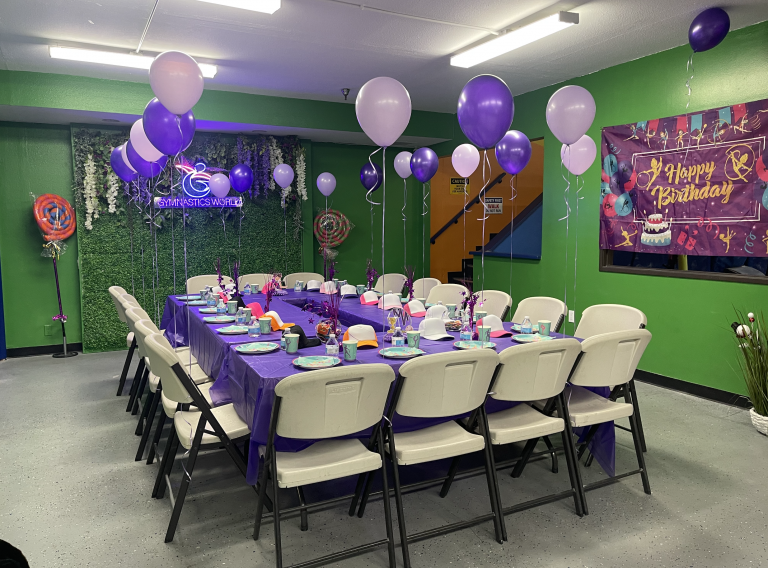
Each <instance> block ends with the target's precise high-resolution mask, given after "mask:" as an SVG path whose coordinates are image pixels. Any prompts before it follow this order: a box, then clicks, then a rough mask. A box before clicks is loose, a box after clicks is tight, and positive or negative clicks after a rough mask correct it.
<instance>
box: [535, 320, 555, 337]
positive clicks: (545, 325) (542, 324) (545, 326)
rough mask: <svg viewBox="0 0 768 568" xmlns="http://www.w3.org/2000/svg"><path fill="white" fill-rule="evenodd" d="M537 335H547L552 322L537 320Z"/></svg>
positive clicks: (550, 329)
mask: <svg viewBox="0 0 768 568" xmlns="http://www.w3.org/2000/svg"><path fill="white" fill-rule="evenodd" d="M538 326H539V335H549V333H550V332H551V331H552V322H551V321H549V320H539V323H538Z"/></svg>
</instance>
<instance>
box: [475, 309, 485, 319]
mask: <svg viewBox="0 0 768 568" xmlns="http://www.w3.org/2000/svg"><path fill="white" fill-rule="evenodd" d="M487 315H488V312H486V311H485V310H477V311H476V312H475V320H477V321H479V320H481V319H483V318H484V317H485V316H487Z"/></svg>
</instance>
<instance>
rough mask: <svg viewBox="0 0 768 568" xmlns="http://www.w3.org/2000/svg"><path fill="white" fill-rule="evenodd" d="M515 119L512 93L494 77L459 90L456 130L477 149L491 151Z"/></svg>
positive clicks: (479, 78) (481, 78) (478, 80)
mask: <svg viewBox="0 0 768 568" xmlns="http://www.w3.org/2000/svg"><path fill="white" fill-rule="evenodd" d="M514 115H515V102H514V100H513V99H512V93H511V92H510V91H509V87H507V84H506V83H505V82H504V81H502V80H501V79H499V78H498V77H496V76H495V75H478V76H477V77H475V78H474V79H471V80H470V81H469V82H468V83H467V84H466V85H464V88H463V89H462V90H461V94H460V95H459V105H458V110H457V116H458V118H459V126H461V131H462V132H463V133H464V135H465V136H466V137H467V138H469V141H470V142H472V144H474V145H475V146H477V147H479V148H480V149H485V150H488V149H490V148H493V147H494V146H495V145H496V143H497V142H498V141H499V140H501V139H502V138H503V137H504V134H506V132H507V130H509V127H510V125H511V124H512V118H513V117H514ZM414 173H415V172H414Z"/></svg>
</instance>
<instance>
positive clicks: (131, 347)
mask: <svg viewBox="0 0 768 568" xmlns="http://www.w3.org/2000/svg"><path fill="white" fill-rule="evenodd" d="M127 293H128V292H126V291H125V289H124V288H121V287H120V286H110V287H109V295H110V296H111V297H112V302H114V304H115V310H116V311H117V317H118V318H119V319H120V321H121V322H123V323H125V324H126V325H127V322H126V321H125V308H124V307H123V301H122V297H123V295H124V294H127ZM125 342H126V343H127V344H128V353H127V354H126V356H125V363H123V371H122V372H121V373H120V381H119V382H118V385H117V396H120V395H121V394H123V388H124V387H125V380H126V379H127V378H128V369H129V367H130V366H131V361H132V360H133V352H134V351H135V350H136V340H135V339H134V337H133V332H132V331H130V330H129V331H128V335H127V336H126V338H125Z"/></svg>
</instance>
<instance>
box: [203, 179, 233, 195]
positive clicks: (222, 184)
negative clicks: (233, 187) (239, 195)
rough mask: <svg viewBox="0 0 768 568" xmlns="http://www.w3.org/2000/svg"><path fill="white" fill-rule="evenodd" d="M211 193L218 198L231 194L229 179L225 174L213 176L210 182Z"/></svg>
mask: <svg viewBox="0 0 768 568" xmlns="http://www.w3.org/2000/svg"><path fill="white" fill-rule="evenodd" d="M208 187H210V188H211V193H212V194H213V195H215V196H216V197H226V196H227V194H228V193H229V187H230V185H229V178H228V177H227V176H225V175H224V174H213V175H212V176H211V179H210V180H209V181H208Z"/></svg>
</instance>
